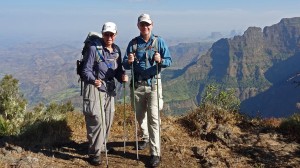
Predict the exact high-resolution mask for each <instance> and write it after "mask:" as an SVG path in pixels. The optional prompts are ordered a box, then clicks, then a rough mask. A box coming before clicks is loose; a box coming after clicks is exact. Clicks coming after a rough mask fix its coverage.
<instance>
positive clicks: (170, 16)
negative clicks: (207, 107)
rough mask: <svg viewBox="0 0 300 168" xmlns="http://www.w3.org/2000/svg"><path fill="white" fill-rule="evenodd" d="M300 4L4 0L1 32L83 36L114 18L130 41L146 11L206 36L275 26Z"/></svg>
mask: <svg viewBox="0 0 300 168" xmlns="http://www.w3.org/2000/svg"><path fill="white" fill-rule="evenodd" d="M299 7H300V1H299V0H251V1H249V0H247V1H246V0H48V1H45V0H3V1H1V2H0V38H4V39H8V40H10V39H16V38H20V39H21V40H24V39H26V40H28V41H30V40H48V39H55V40H61V41H67V40H76V39H79V40H82V39H83V38H84V37H85V36H86V34H87V32H89V31H100V29H101V26H102V24H103V23H104V22H106V21H113V22H115V23H116V24H117V26H118V30H119V34H118V38H120V39H122V40H127V41H128V40H129V39H130V38H132V37H134V36H136V35H138V29H137V27H136V22H137V17H138V15H139V14H141V13H149V14H150V15H151V17H152V19H153V20H154V30H153V32H154V33H155V34H158V35H160V36H163V37H166V38H168V37H191V36H194V37H204V36H208V35H209V34H210V32H222V33H223V34H225V33H229V32H230V31H231V30H236V31H241V32H243V31H245V30H246V29H247V27H249V26H257V27H261V28H263V27H265V26H271V25H273V24H275V23H278V22H279V21H280V19H281V18H289V17H299V16H300V12H299V11H300V10H299ZM0 40H1V39H0Z"/></svg>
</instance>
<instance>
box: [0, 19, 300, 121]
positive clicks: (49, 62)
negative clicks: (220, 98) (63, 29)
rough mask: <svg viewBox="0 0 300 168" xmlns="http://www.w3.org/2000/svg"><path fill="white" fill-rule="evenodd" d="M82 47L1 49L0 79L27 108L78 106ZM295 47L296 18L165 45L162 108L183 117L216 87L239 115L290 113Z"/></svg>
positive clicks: (299, 42) (299, 22) (299, 53)
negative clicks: (12, 83)
mask: <svg viewBox="0 0 300 168" xmlns="http://www.w3.org/2000/svg"><path fill="white" fill-rule="evenodd" d="M81 45H82V43H80V44H76V45H74V44H70V45H49V44H46V43H25V44H23V43H22V44H20V45H5V46H1V47H0V59H1V62H0V77H2V76H3V75H5V74H12V75H13V76H14V77H15V78H17V79H19V80H20V84H21V89H22V91H23V92H24V94H25V96H26V98H27V99H28V100H29V102H30V103H31V104H36V103H38V102H44V103H49V102H51V101H59V102H61V101H66V100H72V102H73V103H74V105H75V106H76V107H80V106H81V97H80V96H79V95H80V85H79V83H78V82H77V80H78V77H77V75H76V72H75V62H76V59H78V58H80V56H81V55H80V52H81V47H82V46H81ZM74 46H76V47H74ZM299 48H300V17H295V18H285V19H282V20H281V21H280V22H279V23H277V24H274V25H272V26H268V27H265V28H263V29H261V28H259V27H249V28H248V29H247V30H246V31H245V32H244V34H243V35H240V36H234V37H233V38H222V39H220V40H218V41H216V42H215V43H211V42H197V43H177V44H176V45H174V46H171V47H170V52H171V54H172V57H173V65H172V67H170V68H168V69H166V70H164V71H163V81H164V86H163V87H164V91H163V95H164V99H165V102H166V104H165V106H164V108H165V109H164V110H165V112H166V113H167V114H182V113H184V112H186V111H187V110H190V109H193V108H195V107H196V106H198V105H199V103H200V101H201V96H202V94H203V90H204V88H205V86H207V85H208V84H209V83H218V84H219V85H220V86H222V87H223V88H224V89H227V88H233V89H234V90H235V91H236V93H237V96H238V97H239V98H240V100H241V101H242V103H241V110H242V112H245V113H247V114H249V115H259V116H262V117H284V116H288V115H291V114H292V113H294V112H297V111H299V109H298V107H299V106H300V105H298V104H297V103H298V102H300V94H298V92H299V91H300V90H299V89H300V88H298V87H296V85H295V84H293V81H294V80H298V78H299V77H298V76H296V77H295V78H293V80H290V78H291V77H293V76H295V75H296V74H298V73H299V72H300V66H299V65H298V64H299V62H300V49H299ZM123 50H124V49H123ZM299 80H300V79H299ZM127 93H128V92H127ZM120 94H121V92H120ZM118 97H120V95H118Z"/></svg>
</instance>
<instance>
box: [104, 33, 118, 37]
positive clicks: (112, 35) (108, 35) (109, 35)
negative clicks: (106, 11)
mask: <svg viewBox="0 0 300 168" xmlns="http://www.w3.org/2000/svg"><path fill="white" fill-rule="evenodd" d="M115 35H116V34H114V33H103V36H106V37H114V36H115Z"/></svg>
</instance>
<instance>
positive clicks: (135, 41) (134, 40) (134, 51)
mask: <svg viewBox="0 0 300 168" xmlns="http://www.w3.org/2000/svg"><path fill="white" fill-rule="evenodd" d="M137 38H138V36H137V37H135V38H133V39H132V40H131V41H132V46H131V47H132V48H131V49H132V52H133V53H136V51H137Z"/></svg>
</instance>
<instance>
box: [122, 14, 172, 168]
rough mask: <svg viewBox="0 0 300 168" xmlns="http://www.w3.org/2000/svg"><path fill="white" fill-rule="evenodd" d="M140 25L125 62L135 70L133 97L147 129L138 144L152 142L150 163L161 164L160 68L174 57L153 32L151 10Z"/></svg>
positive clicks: (140, 122)
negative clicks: (138, 33) (138, 32)
mask: <svg viewBox="0 0 300 168" xmlns="http://www.w3.org/2000/svg"><path fill="white" fill-rule="evenodd" d="M137 27H138V29H139V30H140V35H139V36H137V37H136V38H134V39H132V40H131V41H130V42H129V44H128V47H127V50H126V53H125V56H124V58H123V66H124V68H125V69H132V70H133V73H132V75H133V76H132V79H131V86H134V88H132V87H131V100H132V101H134V100H135V102H134V103H132V104H134V105H135V110H136V111H135V113H136V116H137V120H138V123H139V126H140V128H142V132H143V137H142V140H143V141H142V143H140V144H139V147H138V148H140V149H142V148H145V147H146V146H147V144H148V143H149V144H150V153H151V158H150V165H151V166H152V167H157V166H158V165H159V163H160V160H161V157H160V156H161V147H160V118H159V110H158V108H159V103H158V101H159V99H160V98H159V95H160V94H159V93H158V91H159V90H160V89H161V88H162V86H161V79H160V72H161V69H162V68H166V67H169V66H170V65H171V63H172V59H171V55H170V52H169V49H168V47H167V45H166V43H165V41H164V40H163V39H162V38H161V37H158V36H155V35H154V34H153V33H152V29H153V21H152V20H151V18H150V16H149V15H148V14H141V15H140V16H139V17H138V22H137ZM157 87H158V90H157ZM133 96H134V97H133ZM143 120H145V121H147V124H145V122H143ZM143 123H144V124H143Z"/></svg>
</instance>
